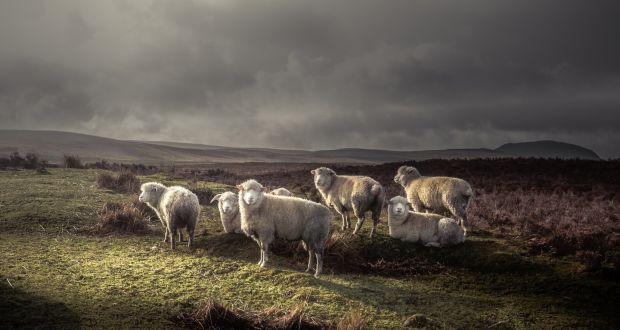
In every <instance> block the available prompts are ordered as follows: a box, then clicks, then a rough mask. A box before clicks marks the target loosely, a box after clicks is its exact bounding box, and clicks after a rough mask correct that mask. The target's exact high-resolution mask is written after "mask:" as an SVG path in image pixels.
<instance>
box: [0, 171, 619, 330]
mask: <svg viewBox="0 0 620 330" xmlns="http://www.w3.org/2000/svg"><path fill="white" fill-rule="evenodd" d="M50 172H51V174H50V175H39V174H36V172H35V171H30V170H22V171H0V251H2V258H0V315H1V319H2V323H3V324H4V325H8V326H5V327H4V328H7V327H8V328H11V327H29V328H31V327H42V328H75V327H95V328H129V327H132V328H163V327H166V328H169V327H170V328H174V327H179V326H182V324H180V323H178V317H179V316H180V315H183V314H187V313H192V312H193V311H196V310H199V309H200V308H201V307H203V306H205V304H207V303H208V302H209V301H213V300H215V301H218V302H220V303H222V304H224V305H226V306H227V307H229V308H232V309H235V310H237V309H240V310H244V311H255V312H257V313H268V312H269V311H270V310H274V309H278V310H293V311H294V310H296V309H298V308H301V309H303V311H304V313H305V315H307V316H308V317H310V318H314V319H323V320H330V321H332V322H333V324H338V323H341V324H342V323H344V324H346V323H347V321H346V320H347V319H355V320H358V322H360V323H364V322H367V327H368V328H398V327H401V326H402V325H403V323H404V322H405V320H406V319H407V318H408V317H410V316H411V315H413V314H416V313H423V314H425V315H426V316H427V317H428V319H429V325H428V327H429V328H483V327H488V326H491V325H495V326H494V327H493V329H506V328H520V329H525V328H532V327H534V328H575V327H585V328H617V327H618V326H619V325H620V320H619V316H618V314H617V312H616V308H617V306H618V305H619V304H618V303H619V301H618V299H619V298H618V297H619V293H620V290H619V285H618V282H616V281H614V280H611V279H606V278H602V277H597V276H594V275H592V274H589V273H587V272H582V271H580V264H579V263H578V262H577V261H576V260H575V258H574V257H571V256H564V257H554V256H551V255H550V254H548V253H545V252H542V253H540V254H532V253H531V249H528V248H527V247H526V246H523V245H522V244H521V243H519V242H518V241H512V240H505V239H498V238H493V237H490V236H473V237H471V238H470V239H469V240H468V241H467V242H466V243H465V244H464V245H462V246H459V247H455V248H450V249H441V250H438V249H431V248H425V247H420V246H417V245H413V244H406V243H402V242H397V241H394V240H392V239H390V238H389V237H387V236H386V229H387V228H386V226H385V219H383V222H382V224H381V225H380V230H379V236H378V238H377V239H376V240H375V241H370V240H369V239H368V238H366V237H359V238H358V239H356V240H355V242H353V243H350V242H347V244H356V246H355V247H354V248H355V249H354V250H353V251H357V250H356V249H361V250H360V251H362V252H361V253H364V256H366V255H367V257H365V258H363V259H367V260H369V261H368V263H369V264H368V265H366V266H363V267H345V266H339V263H346V262H347V261H346V260H343V259H342V255H338V254H333V255H329V256H328V257H327V258H326V261H325V266H326V269H325V274H324V275H323V276H321V277H320V278H319V279H315V278H313V277H312V276H310V275H308V274H305V273H303V272H302V271H303V270H304V269H305V259H304V257H305V256H304V255H303V254H302V253H297V252H290V251H288V250H287V249H286V244H283V246H284V248H280V249H274V253H273V254H272V258H271V260H270V267H269V268H267V269H259V268H258V267H257V266H256V262H257V261H258V257H259V253H258V249H257V247H256V244H255V243H253V242H252V241H250V240H249V239H247V238H244V237H241V236H239V235H229V234H225V233H223V231H222V229H221V224H220V223H219V222H218V220H219V218H218V214H217V211H216V209H215V207H214V206H205V207H204V212H202V216H201V221H200V226H199V228H198V231H197V233H198V236H197V239H196V249H195V250H194V251H190V250H189V249H188V248H187V247H186V246H184V245H180V246H179V247H178V249H177V250H176V251H171V250H170V249H169V246H168V244H164V243H163V242H161V241H162V239H163V232H162V231H161V225H160V224H159V221H157V220H155V221H152V222H151V224H150V226H151V229H152V231H153V233H152V234H147V235H144V236H132V235H122V236H108V237H99V236H88V235H81V234H76V233H75V230H74V228H80V227H82V226H87V225H92V224H94V223H95V222H96V221H97V212H98V211H99V210H100V209H101V206H102V205H103V204H104V203H105V202H108V201H112V202H125V201H128V200H129V199H130V196H129V195H125V194H121V193H117V192H113V191H110V190H102V189H99V188H98V187H97V186H96V184H95V178H96V175H97V173H98V172H100V171H97V170H72V169H51V170H50ZM139 179H140V180H141V181H142V182H146V181H160V182H162V183H164V184H183V185H188V184H189V182H188V181H183V180H171V179H168V178H166V177H165V176H163V175H161V174H159V175H151V176H141V177H139ZM198 184H199V185H200V186H202V187H204V188H208V189H210V190H211V191H213V192H215V193H218V192H222V191H224V190H226V189H228V188H229V187H228V186H226V185H222V184H212V183H206V182H199V183H198ZM338 223H339V221H336V220H334V222H333V225H334V228H335V229H334V232H338V229H336V228H337V227H338ZM368 226H369V224H368V223H367V224H365V227H364V230H363V233H364V234H367V233H368V230H369V228H368ZM334 245H337V244H336V243H334ZM343 255H345V256H346V255H347V254H346V253H345V254H343ZM401 259H402V260H407V259H411V260H414V261H415V262H412V263H405V264H404V266H403V265H400V266H399V264H398V263H397V262H396V261H397V260H401ZM419 265H423V266H424V267H421V268H420V271H410V272H406V271H405V270H406V269H414V270H415V267H416V266H419ZM390 267H394V268H393V269H394V271H391V272H390V271H389V270H390V269H391V268H390ZM398 267H403V268H398ZM360 314H361V315H363V316H365V320H361V319H360V317H359V315H360ZM343 319H344V320H345V321H344V322H343V321H342V320H343ZM349 322H351V321H349Z"/></svg>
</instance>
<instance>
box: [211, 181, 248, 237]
mask: <svg viewBox="0 0 620 330" xmlns="http://www.w3.org/2000/svg"><path fill="white" fill-rule="evenodd" d="M215 201H218V203H217V208H218V209H219V211H220V219H221V220H222V226H223V227H224V232H227V233H235V234H242V233H243V231H242V230H241V214H240V213H239V197H237V194H235V193H234V192H232V191H227V192H224V193H221V194H217V195H215V196H214V197H213V199H212V200H211V203H213V202H215Z"/></svg>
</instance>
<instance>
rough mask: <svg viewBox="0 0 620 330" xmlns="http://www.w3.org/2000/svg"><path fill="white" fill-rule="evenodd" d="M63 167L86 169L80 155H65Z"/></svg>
mask: <svg viewBox="0 0 620 330" xmlns="http://www.w3.org/2000/svg"><path fill="white" fill-rule="evenodd" d="M63 165H64V166H65V168H84V166H83V165H82V160H81V159H80V157H79V156H78V155H64V156H63Z"/></svg>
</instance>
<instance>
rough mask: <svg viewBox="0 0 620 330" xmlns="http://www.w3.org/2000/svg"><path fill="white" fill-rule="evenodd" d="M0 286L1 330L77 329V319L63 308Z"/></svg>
mask: <svg viewBox="0 0 620 330" xmlns="http://www.w3.org/2000/svg"><path fill="white" fill-rule="evenodd" d="M0 278H2V282H1V283H0V315H1V316H0V318H1V320H2V321H0V323H1V324H2V328H3V329H33V328H37V329H77V328H79V327H80V320H79V317H78V316H77V315H76V314H75V313H74V312H73V311H71V310H70V309H69V308H68V307H67V306H65V304H63V303H60V302H55V301H51V300H49V299H47V298H43V297H41V296H37V295H33V294H30V293H27V292H24V291H22V290H21V289H19V288H14V287H11V285H9V284H8V282H7V281H6V279H5V278H4V277H3V276H0Z"/></svg>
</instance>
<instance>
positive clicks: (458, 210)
mask: <svg viewBox="0 0 620 330" xmlns="http://www.w3.org/2000/svg"><path fill="white" fill-rule="evenodd" d="M394 182H396V183H398V184H400V185H401V186H403V188H405V192H406V194H407V200H409V203H411V206H412V207H413V210H414V211H415V212H422V211H427V210H432V211H434V212H436V213H446V212H449V213H450V214H452V216H454V217H455V218H457V219H458V220H459V222H460V225H461V227H462V228H463V231H464V232H465V233H467V208H468V207H469V203H470V201H471V198H472V196H473V191H472V189H471V186H470V185H469V183H467V181H465V180H463V179H459V178H450V177H443V176H434V177H425V176H421V175H420V172H418V170H417V169H416V168H415V167H411V166H401V167H400V168H399V169H398V172H397V173H396V176H395V177H394Z"/></svg>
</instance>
